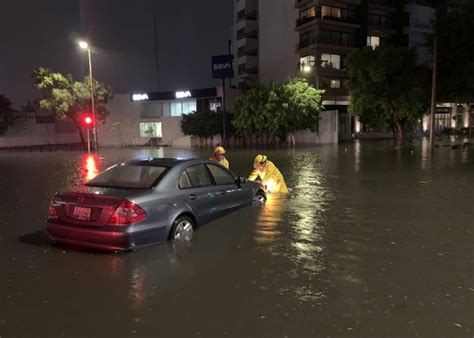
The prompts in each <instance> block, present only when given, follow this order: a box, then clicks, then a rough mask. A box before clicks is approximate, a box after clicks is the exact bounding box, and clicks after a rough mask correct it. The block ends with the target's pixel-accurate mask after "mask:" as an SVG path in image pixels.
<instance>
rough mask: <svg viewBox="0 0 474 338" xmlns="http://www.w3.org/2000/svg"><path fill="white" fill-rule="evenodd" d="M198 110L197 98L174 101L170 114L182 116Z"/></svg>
mask: <svg viewBox="0 0 474 338" xmlns="http://www.w3.org/2000/svg"><path fill="white" fill-rule="evenodd" d="M196 110H197V104H196V100H183V101H174V102H171V104H170V116H182V115H186V114H189V113H192V112H195V111H196Z"/></svg>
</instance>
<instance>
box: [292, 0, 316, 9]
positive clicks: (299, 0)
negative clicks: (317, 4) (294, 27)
mask: <svg viewBox="0 0 474 338" xmlns="http://www.w3.org/2000/svg"><path fill="white" fill-rule="evenodd" d="M311 2H313V0H295V7H296V8H298V7H300V6H304V5H307V4H309V3H311Z"/></svg>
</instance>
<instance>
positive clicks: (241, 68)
mask: <svg viewBox="0 0 474 338" xmlns="http://www.w3.org/2000/svg"><path fill="white" fill-rule="evenodd" d="M238 72H239V74H244V73H245V63H241V64H240V65H239V68H238Z"/></svg>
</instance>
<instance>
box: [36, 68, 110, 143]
mask: <svg viewBox="0 0 474 338" xmlns="http://www.w3.org/2000/svg"><path fill="white" fill-rule="evenodd" d="M33 79H34V83H35V86H36V88H37V89H39V90H40V91H41V92H42V93H43V96H42V98H41V99H40V100H39V101H38V102H37V103H38V106H39V108H40V109H45V110H48V111H51V112H52V113H53V114H54V116H55V118H56V119H60V120H62V119H65V118H69V119H71V120H72V121H73V122H74V124H75V125H76V128H77V130H78V133H79V136H80V137H81V141H82V142H83V143H84V137H83V135H82V128H81V126H80V122H79V119H80V115H81V114H83V113H84V112H91V110H92V107H91V90H90V78H89V77H88V76H87V77H85V78H84V80H83V81H81V82H79V81H75V80H74V79H73V78H72V76H71V75H69V74H67V75H63V74H61V73H57V72H53V71H51V70H50V69H48V68H42V67H40V68H37V69H36V70H35V72H34V73H33ZM92 87H93V91H94V110H95V116H96V124H97V125H99V124H100V123H103V122H104V121H105V119H106V117H107V116H108V115H109V112H108V111H107V109H106V107H105V104H106V103H107V101H108V100H109V99H111V98H112V89H111V88H110V87H108V86H107V85H105V84H103V83H100V82H98V81H96V80H95V79H93V81H92Z"/></svg>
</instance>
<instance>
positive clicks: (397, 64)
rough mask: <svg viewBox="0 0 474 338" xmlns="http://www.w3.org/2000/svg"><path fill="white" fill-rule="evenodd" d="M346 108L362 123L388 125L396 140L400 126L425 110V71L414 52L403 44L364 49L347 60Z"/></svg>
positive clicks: (352, 54) (401, 135) (399, 137)
mask: <svg viewBox="0 0 474 338" xmlns="http://www.w3.org/2000/svg"><path fill="white" fill-rule="evenodd" d="M346 61H347V67H348V74H349V81H348V89H349V93H350V95H351V99H352V101H351V105H350V106H349V110H350V112H351V113H352V114H354V115H356V116H359V117H360V119H361V121H362V123H368V122H369V121H370V124H371V125H373V126H375V127H378V128H386V127H389V126H391V127H392V128H393V130H394V136H396V138H397V141H398V142H399V143H401V142H402V141H403V127H404V126H405V125H407V124H410V123H416V122H417V121H418V119H420V118H421V117H422V116H423V114H424V113H425V112H426V111H427V108H428V103H429V89H428V88H429V86H428V79H429V72H428V70H427V69H426V68H424V67H423V66H421V65H419V64H418V63H417V56H416V52H415V51H414V50H413V49H409V48H406V47H378V48H376V49H372V48H364V49H360V50H355V51H352V52H351V53H350V54H349V55H348V57H347V59H346Z"/></svg>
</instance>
